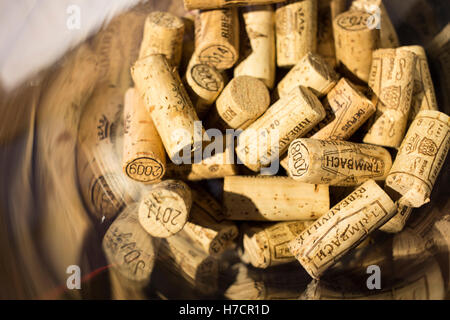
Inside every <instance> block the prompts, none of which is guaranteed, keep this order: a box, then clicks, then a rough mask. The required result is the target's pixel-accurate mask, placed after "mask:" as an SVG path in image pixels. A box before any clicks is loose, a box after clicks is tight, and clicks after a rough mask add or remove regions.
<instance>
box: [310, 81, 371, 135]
mask: <svg viewBox="0 0 450 320" xmlns="http://www.w3.org/2000/svg"><path fill="white" fill-rule="evenodd" d="M324 108H325V110H328V109H331V114H332V116H331V118H332V120H331V121H329V120H328V119H327V118H328V117H325V119H324V120H323V121H322V122H320V123H319V124H318V125H317V126H316V128H317V127H320V130H319V131H318V132H316V133H315V134H313V135H312V136H311V138H314V139H319V140H347V139H348V138H350V137H351V136H352V134H354V133H355V131H356V130H358V128H359V127H361V125H362V124H363V123H364V122H366V121H367V120H368V119H369V118H370V116H371V115H372V114H374V112H375V110H376V109H375V106H374V105H373V103H372V102H371V101H370V100H369V99H367V98H366V97H365V96H364V95H363V94H362V93H361V92H360V91H359V90H358V89H357V88H356V87H355V86H354V85H353V84H352V83H351V82H350V81H348V80H347V79H345V78H342V79H341V80H340V81H339V82H338V84H337V85H336V86H335V87H334V88H333V89H331V91H330V93H328V95H327V97H326V99H325V101H324ZM327 114H328V113H327Z"/></svg>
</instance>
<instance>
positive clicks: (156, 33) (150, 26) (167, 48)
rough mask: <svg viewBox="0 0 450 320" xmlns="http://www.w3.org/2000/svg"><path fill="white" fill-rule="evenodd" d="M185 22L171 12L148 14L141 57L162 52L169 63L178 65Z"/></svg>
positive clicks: (174, 65) (140, 52)
mask: <svg viewBox="0 0 450 320" xmlns="http://www.w3.org/2000/svg"><path fill="white" fill-rule="evenodd" d="M183 35H184V23H183V20H181V19H180V18H179V17H177V16H174V15H173V14H171V13H169V12H161V11H154V12H152V13H150V14H149V15H148V16H147V19H146V20H145V26H144V36H143V38H142V43H141V49H140V51H139V59H142V58H145V57H146V56H148V55H151V54H162V55H164V56H165V57H166V59H167V61H168V62H169V64H170V65H171V66H173V67H178V65H179V64H180V60H181V54H182V45H183Z"/></svg>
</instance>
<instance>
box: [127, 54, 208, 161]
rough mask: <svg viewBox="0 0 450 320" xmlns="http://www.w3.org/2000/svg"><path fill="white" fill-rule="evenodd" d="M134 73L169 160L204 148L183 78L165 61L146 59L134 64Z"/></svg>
mask: <svg viewBox="0 0 450 320" xmlns="http://www.w3.org/2000/svg"><path fill="white" fill-rule="evenodd" d="M131 73H132V76H133V80H134V82H135V84H136V89H137V90H138V92H139V94H140V95H141V96H142V97H143V99H144V104H145V107H146V108H147V111H148V112H150V115H151V117H152V119H153V123H154V124H155V126H156V129H157V130H158V133H159V135H160V137H161V140H162V142H163V144H164V148H165V149H166V151H167V154H168V155H169V158H170V159H171V160H172V161H173V160H174V159H176V158H177V157H179V156H180V152H183V154H184V153H185V152H186V151H188V152H191V151H194V150H195V149H197V148H201V144H202V142H201V139H200V141H194V135H195V125H194V122H195V121H198V120H199V119H198V116H197V114H196V113H195V110H194V107H193V106H192V103H191V100H190V99H189V96H188V95H187V93H186V90H185V89H184V86H183V84H182V83H181V80H180V77H179V76H178V74H177V72H176V70H175V69H173V68H172V67H171V66H170V65H169V64H168V62H167V60H166V58H165V57H164V56H163V55H150V56H147V57H146V58H144V59H141V60H138V61H137V62H136V63H135V65H134V66H133V67H132V68H131Z"/></svg>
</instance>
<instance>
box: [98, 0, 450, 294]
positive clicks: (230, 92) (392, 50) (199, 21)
mask: <svg viewBox="0 0 450 320" xmlns="http://www.w3.org/2000/svg"><path fill="white" fill-rule="evenodd" d="M345 2H346V1H341V0H301V1H279V0H255V1H250V0H249V1H225V0H214V1H212V0H208V1H204V0H185V1H184V3H185V7H186V9H187V10H192V11H190V12H189V14H188V15H187V16H186V17H183V19H182V18H181V17H176V16H174V15H172V14H171V13H168V12H153V13H151V14H149V15H148V17H147V21H146V23H145V29H144V30H143V40H142V43H141V48H140V51H139V58H138V59H137V61H136V62H135V63H134V65H133V66H132V68H131V76H132V79H133V81H134V87H133V88H130V89H129V90H128V91H127V92H126V94H125V96H124V106H123V112H124V114H123V117H124V140H123V159H122V166H123V175H124V176H126V177H127V179H131V180H133V181H134V182H136V183H139V184H141V185H142V186H143V187H142V194H141V197H140V202H139V203H138V204H137V205H136V206H135V207H134V210H126V212H125V213H122V214H119V217H118V218H116V220H115V221H114V223H113V224H112V225H111V228H110V230H108V232H107V235H106V236H105V246H104V248H105V250H106V251H107V252H108V254H107V256H108V258H109V259H110V260H111V261H114V263H117V264H119V265H121V266H120V270H121V271H122V273H123V274H124V275H125V276H126V277H127V278H129V279H131V280H133V279H137V277H139V279H140V281H143V280H142V279H147V278H148V273H149V272H151V271H150V269H151V267H152V266H153V265H154V263H155V261H145V259H147V260H148V259H155V260H156V264H157V263H158V261H159V262H160V263H166V264H167V265H170V266H171V268H175V269H176V270H178V272H179V273H181V274H182V275H183V276H185V277H186V278H188V279H189V282H190V283H191V284H192V285H193V286H194V287H196V288H197V289H198V290H200V291H202V292H204V293H208V294H209V293H211V292H213V291H214V290H213V289H214V288H217V285H218V283H217V281H219V276H218V273H219V269H220V268H219V267H220V265H219V263H218V261H219V259H220V256H221V254H222V253H223V252H225V251H227V250H238V249H239V248H240V252H241V253H242V254H241V258H242V262H243V263H247V264H251V265H253V266H254V267H256V268H261V269H265V268H269V267H271V266H274V265H280V264H286V263H289V262H293V261H295V260H298V262H299V263H300V265H301V266H300V265H299V266H298V268H303V269H304V270H306V272H307V273H308V274H309V275H310V276H311V277H313V278H315V279H318V278H320V277H321V275H322V274H323V273H324V272H326V270H327V269H328V268H329V267H330V266H332V265H334V264H335V263H336V262H337V261H339V259H340V258H341V257H342V256H344V255H345V254H347V253H348V252H349V251H351V250H352V249H354V248H355V247H357V246H358V245H359V244H360V243H361V242H363V241H364V240H365V239H366V238H367V237H368V236H369V235H370V234H372V233H373V232H375V231H377V230H382V231H385V232H389V233H396V232H399V231H401V230H402V229H403V227H404V225H405V223H406V221H407V218H408V217H409V216H410V215H411V214H414V209H415V208H419V207H421V206H423V205H426V204H427V203H429V202H430V201H432V200H431V195H432V190H433V186H434V183H435V181H436V179H437V177H438V175H439V172H440V171H441V169H442V167H443V165H444V162H445V159H446V156H447V153H448V150H449V147H450V131H449V127H450V119H449V116H448V115H446V114H444V113H442V112H440V111H438V106H437V102H436V97H435V92H434V87H433V82H432V79H431V76H430V71H429V67H428V62H427V55H426V52H425V50H424V48H422V47H420V46H400V44H399V40H398V37H397V34H396V31H395V29H394V27H393V24H392V23H391V21H390V18H389V13H388V12H387V10H386V8H385V7H384V5H383V2H382V1H381V0H379V1H373V0H355V1H353V3H352V5H351V6H350V7H346V4H345ZM374 8H375V9H374ZM376 8H378V10H376ZM377 14H378V15H377ZM192 20H194V24H195V28H194V29H195V35H194V39H195V41H194V42H195V43H194V50H193V53H192V55H191V56H190V60H189V61H188V62H187V63H184V64H183V63H182V64H180V60H181V59H182V58H181V57H185V56H186V53H185V52H184V50H192V46H191V45H190V44H188V43H186V42H187V41H189V40H188V39H192V37H189V36H186V34H185V33H186V32H189V30H191V29H189V28H188V24H189V23H192ZM319 32H320V33H321V34H320V35H319ZM212 150H213V151H212ZM214 183H215V184H214ZM212 185H216V186H217V185H219V186H220V187H219V188H214V189H211V190H208V188H210V187H211V186H212ZM339 188H341V189H343V188H345V190H347V192H337V191H336V190H338V189H339ZM334 192H336V194H334ZM211 194H214V196H213V195H211ZM330 199H331V200H330ZM133 228H136V229H139V231H138V230H136V231H134V232H133V230H132V229H133ZM125 235H128V236H127V237H128V238H127V239H129V240H127V241H128V242H130V243H131V241H133V242H132V243H134V244H133V245H131V244H123V243H124V242H123V241H122V242H120V241H119V240H120V239H118V238H119V237H120V236H122V237H124V236H125ZM148 239H154V240H155V241H154V242H153V243H152V244H151V245H150V242H149V240H148ZM157 239H159V240H158V241H156V240H157ZM128 242H127V243H128ZM139 242H142V243H139ZM114 245H116V246H117V248H116V247H114ZM121 245H125V246H127V247H126V248H125V249H124V248H122V247H121ZM151 250H153V253H151V252H147V251H151ZM122 257H123V258H122ZM139 259H141V260H139ZM142 259H143V260H142ZM141 261H142V262H141ZM261 272H265V271H264V270H261ZM127 275H128V276H127Z"/></svg>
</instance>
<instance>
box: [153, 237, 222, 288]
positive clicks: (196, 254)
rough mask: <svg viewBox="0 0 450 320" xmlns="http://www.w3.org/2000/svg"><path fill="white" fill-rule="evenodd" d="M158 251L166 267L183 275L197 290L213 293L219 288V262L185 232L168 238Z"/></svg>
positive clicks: (160, 259)
mask: <svg viewBox="0 0 450 320" xmlns="http://www.w3.org/2000/svg"><path fill="white" fill-rule="evenodd" d="M163 241H164V242H163V243H161V246H160V249H159V252H158V262H161V264H162V265H163V266H164V269H168V270H171V271H172V272H175V273H178V274H180V275H181V276H183V278H184V279H186V280H187V281H188V282H189V283H190V284H191V285H192V286H193V287H194V288H195V289H196V290H198V291H200V292H202V293H205V294H212V293H214V292H216V291H217V289H218V277H219V262H218V260H217V259H216V258H214V257H213V256H210V255H209V254H207V253H205V252H203V251H202V250H201V249H199V248H198V247H197V246H196V245H195V244H194V243H193V242H192V241H191V240H190V239H189V238H188V237H187V236H186V235H185V233H184V231H182V232H180V233H178V234H176V235H175V236H172V237H169V238H166V239H164V240H163Z"/></svg>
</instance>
